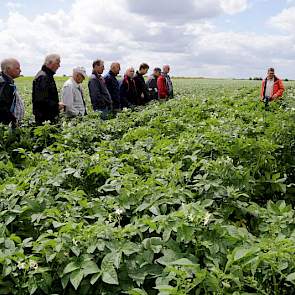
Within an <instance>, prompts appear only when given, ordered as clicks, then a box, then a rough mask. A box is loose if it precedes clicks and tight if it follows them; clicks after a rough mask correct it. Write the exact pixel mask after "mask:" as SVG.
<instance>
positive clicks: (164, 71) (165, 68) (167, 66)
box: [163, 65, 170, 74]
mask: <svg viewBox="0 0 295 295" xmlns="http://www.w3.org/2000/svg"><path fill="white" fill-rule="evenodd" d="M169 72H170V66H169V65H164V66H163V73H165V74H168V73H169Z"/></svg>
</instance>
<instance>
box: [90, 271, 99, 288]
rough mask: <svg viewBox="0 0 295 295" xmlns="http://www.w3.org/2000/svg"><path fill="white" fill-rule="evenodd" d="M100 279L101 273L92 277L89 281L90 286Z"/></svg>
mask: <svg viewBox="0 0 295 295" xmlns="http://www.w3.org/2000/svg"><path fill="white" fill-rule="evenodd" d="M100 277H101V271H100V272H98V273H96V274H94V275H93V276H92V278H91V280H90V284H91V285H94V284H95V283H96V282H97V280H98V279H99V278H100Z"/></svg>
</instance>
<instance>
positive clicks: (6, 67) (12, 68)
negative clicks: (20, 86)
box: [1, 58, 21, 79]
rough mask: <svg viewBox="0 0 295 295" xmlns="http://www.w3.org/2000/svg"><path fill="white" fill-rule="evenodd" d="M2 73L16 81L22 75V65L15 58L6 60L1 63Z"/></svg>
mask: <svg viewBox="0 0 295 295" xmlns="http://www.w3.org/2000/svg"><path fill="white" fill-rule="evenodd" d="M1 71H2V72H3V73H4V74H5V75H7V76H9V77H11V78H12V79H15V78H17V77H19V75H20V73H21V69H20V63H19V61H18V60H17V59H15V58H7V59H4V60H2V62H1Z"/></svg>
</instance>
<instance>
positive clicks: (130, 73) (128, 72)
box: [125, 67, 135, 79]
mask: <svg viewBox="0 0 295 295" xmlns="http://www.w3.org/2000/svg"><path fill="white" fill-rule="evenodd" d="M134 73H135V70H134V68H132V67H131V68H128V69H127V70H126V72H125V75H126V76H127V77H129V78H131V79H132V78H133V77H134Z"/></svg>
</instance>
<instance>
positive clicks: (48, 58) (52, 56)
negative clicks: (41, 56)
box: [44, 54, 60, 66]
mask: <svg viewBox="0 0 295 295" xmlns="http://www.w3.org/2000/svg"><path fill="white" fill-rule="evenodd" d="M57 61H60V55H58V54H49V55H47V56H46V57H45V61H44V65H46V66H48V65H49V64H52V63H54V62H57Z"/></svg>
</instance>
